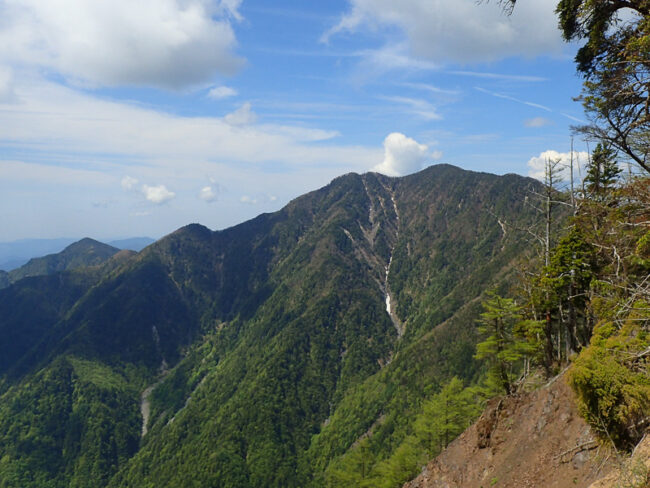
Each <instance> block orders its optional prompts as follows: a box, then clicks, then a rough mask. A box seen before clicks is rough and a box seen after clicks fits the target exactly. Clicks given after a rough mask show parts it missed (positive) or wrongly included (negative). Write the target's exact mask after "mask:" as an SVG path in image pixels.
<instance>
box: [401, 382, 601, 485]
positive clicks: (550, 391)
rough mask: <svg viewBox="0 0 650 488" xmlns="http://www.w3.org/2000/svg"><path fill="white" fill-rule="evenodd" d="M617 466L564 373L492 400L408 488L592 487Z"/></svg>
mask: <svg viewBox="0 0 650 488" xmlns="http://www.w3.org/2000/svg"><path fill="white" fill-rule="evenodd" d="M611 470H612V462H611V460H607V455H606V454H605V455H603V454H602V453H601V452H600V450H599V448H598V443H597V442H596V437H595V435H594V433H593V432H592V431H591V429H590V428H589V426H588V425H587V424H586V423H585V422H584V420H582V419H581V418H580V417H579V416H578V413H577V410H576V407H575V405H574V401H573V392H572V391H571V389H570V388H569V387H568V386H567V385H566V383H565V382H564V378H563V377H560V378H558V380H557V381H555V382H553V383H552V384H550V385H548V386H545V387H542V388H540V389H538V390H536V391H534V392H532V393H526V394H522V395H519V396H516V397H511V398H505V399H501V400H499V399H495V400H492V401H491V402H490V403H489V404H488V407H487V408H486V410H485V412H484V413H483V415H482V416H481V418H480V419H479V420H478V421H477V422H476V423H475V424H474V425H472V426H471V427H470V428H469V429H467V430H466V431H465V432H464V433H463V434H462V435H461V436H460V437H459V438H458V439H456V440H455V441H454V442H452V443H451V444H450V445H449V447H448V448H447V449H446V450H445V451H443V452H442V453H441V454H440V455H439V456H438V457H437V458H435V459H434V460H433V461H431V462H430V463H429V464H428V465H427V466H426V468H425V469H424V470H423V472H422V473H421V474H420V476H418V477H417V478H416V479H415V480H413V481H411V482H410V483H407V484H406V485H405V487H404V488H481V487H484V488H487V487H490V486H498V487H502V488H506V487H512V488H522V487H535V488H566V487H569V486H575V487H584V488H587V487H590V486H591V484H592V483H593V482H594V481H595V480H597V479H599V478H601V477H603V476H605V475H606V474H607V473H608V472H610V471H611ZM606 486H607V487H609V485H593V486H592V488H605V487H606Z"/></svg>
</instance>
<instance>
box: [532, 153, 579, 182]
mask: <svg viewBox="0 0 650 488" xmlns="http://www.w3.org/2000/svg"><path fill="white" fill-rule="evenodd" d="M557 160H559V161H560V163H559V166H558V168H561V170H560V173H559V176H560V177H561V178H562V180H564V181H565V182H568V181H569V179H570V177H571V173H570V167H571V152H565V153H561V152H557V151H554V150H548V151H544V152H543V153H540V155H539V156H534V157H532V158H530V159H529V160H528V176H530V177H532V178H535V179H538V180H540V181H544V174H545V168H546V162H547V161H552V162H553V161H557ZM588 161H589V153H587V152H586V151H573V171H574V174H573V177H574V178H575V179H576V181H577V180H579V179H580V175H581V174H584V169H583V168H584V167H585V166H586V164H587V162H588Z"/></svg>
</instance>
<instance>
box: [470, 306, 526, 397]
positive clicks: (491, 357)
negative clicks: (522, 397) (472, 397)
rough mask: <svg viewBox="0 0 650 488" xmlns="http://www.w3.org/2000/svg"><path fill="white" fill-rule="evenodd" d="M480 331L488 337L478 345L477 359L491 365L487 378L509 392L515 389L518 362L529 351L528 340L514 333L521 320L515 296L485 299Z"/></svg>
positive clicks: (519, 308) (508, 393) (507, 393)
mask: <svg viewBox="0 0 650 488" xmlns="http://www.w3.org/2000/svg"><path fill="white" fill-rule="evenodd" d="M483 307H484V309H485V311H484V312H483V313H482V314H481V319H480V322H479V328H478V331H479V334H480V335H481V336H484V337H485V340H483V341H482V342H479V343H478V344H477V345H476V358H477V359H486V360H487V361H488V363H489V365H490V369H489V375H488V379H489V380H490V381H491V382H492V383H493V384H495V385H498V388H499V389H503V391H504V392H505V393H506V395H510V394H511V393H512V392H513V382H514V381H515V374H516V373H517V371H518V369H519V364H518V363H519V362H520V360H521V359H522V357H523V356H524V354H525V352H526V351H527V349H528V348H527V347H526V343H525V342H524V341H521V340H519V338H517V337H516V336H515V330H516V328H517V325H518V323H519V322H520V321H521V319H522V315H521V313H520V311H521V307H519V306H517V305H516V304H515V302H514V300H513V299H512V298H503V297H500V296H499V295H496V294H494V293H492V294H490V297H489V298H488V299H487V300H486V301H484V302H483Z"/></svg>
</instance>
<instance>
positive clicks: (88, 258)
mask: <svg viewBox="0 0 650 488" xmlns="http://www.w3.org/2000/svg"><path fill="white" fill-rule="evenodd" d="M118 252H120V250H119V249H118V248H116V247H113V246H109V245H108V244H104V243H103V242H99V241H96V240H94V239H90V238H88V237H86V238H84V239H81V240H80V241H77V242H75V243H73V244H70V245H69V246H68V247H66V248H65V249H64V250H63V251H61V252H59V253H55V254H48V255H47V256H43V257H40V258H33V259H30V260H29V262H28V263H26V264H24V265H23V266H21V267H20V268H17V269H14V270H12V271H9V272H3V273H2V274H1V275H0V288H4V287H5V286H8V285H9V284H10V283H15V282H16V281H18V280H21V279H23V278H26V277H28V276H43V275H49V274H53V273H57V272H60V271H66V270H73V269H78V268H85V267H88V266H97V265H100V264H103V263H105V262H106V261H108V260H109V259H110V258H111V257H113V256H114V255H115V254H117V253H118Z"/></svg>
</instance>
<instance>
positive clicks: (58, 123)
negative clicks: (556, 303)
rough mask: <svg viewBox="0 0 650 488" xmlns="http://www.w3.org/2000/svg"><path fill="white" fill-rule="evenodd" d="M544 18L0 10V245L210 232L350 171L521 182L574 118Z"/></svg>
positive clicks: (379, 7) (372, 7)
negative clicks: (440, 172) (455, 174)
mask: <svg viewBox="0 0 650 488" xmlns="http://www.w3.org/2000/svg"><path fill="white" fill-rule="evenodd" d="M554 7H555V0H528V1H523V0H522V1H521V2H519V4H518V6H517V9H516V10H515V12H514V14H513V15H512V16H510V17H508V16H505V15H503V13H502V12H501V11H500V9H499V7H498V4H497V2H483V3H477V2H475V1H474V0H455V1H454V2H449V1H446V0H400V2H395V1H394V0H328V1H313V0H312V1H304V0H303V1H297V0H294V1H289V0H275V1H273V2H270V1H268V0H265V1H263V0H141V1H138V2H132V1H130V0H110V1H109V0H95V1H93V2H88V1H85V0H48V2H43V1H41V0H0V127H1V128H2V130H0V221H2V225H1V226H0V241H11V240H14V239H21V238H33V237H41V238H53V237H76V236H78V237H82V236H92V237H96V238H100V239H108V238H119V237H126V236H135V235H148V236H152V237H156V238H157V237H160V236H162V235H164V234H166V233H169V232H171V231H173V230H174V229H176V228H178V227H180V226H182V225H185V224H187V223H190V222H200V223H202V224H204V225H206V226H208V227H210V228H212V229H220V228H225V227H228V226H231V225H233V224H236V223H238V222H241V221H243V220H246V219H248V218H251V217H253V216H255V215H257V214H259V213H261V212H269V211H274V210H277V209H279V208H281V207H282V206H283V205H285V204H286V203H287V202H288V201H289V200H291V199H292V198H295V197H296V196H298V195H300V194H302V193H305V192H307V191H310V190H313V189H316V188H318V187H320V186H322V185H324V184H327V183H328V182H329V181H330V180H331V179H332V178H334V177H336V176H338V175H340V174H344V173H347V172H350V171H355V172H358V173H362V172H366V171H381V172H384V173H386V174H389V175H403V174H408V173H411V172H414V171H417V170H419V169H421V168H423V167H425V166H427V165H430V164H434V163H437V162H445V163H451V164H455V165H458V166H460V167H463V168H466V169H471V170H478V171H488V172H493V173H499V174H503V173H509V172H514V173H519V174H524V175H528V174H530V175H534V174H535V173H536V172H537V171H538V170H539V165H540V163H541V162H542V161H543V159H544V157H545V155H546V154H555V153H551V152H550V151H555V152H556V153H557V155H558V156H559V157H567V154H566V153H567V152H568V151H569V138H570V126H571V125H572V124H575V123H579V122H581V121H582V118H583V114H582V110H581V106H580V104H579V103H578V102H575V101H573V100H572V98H573V97H575V96H577V95H578V94H579V93H580V85H581V80H580V79H579V78H578V77H577V76H576V74H575V67H574V64H573V61H572V59H573V54H574V50H575V46H570V45H566V44H564V43H563V42H562V39H561V36H560V33H559V31H558V30H557V27H556V25H557V21H556V18H555V15H554V13H553V10H554ZM576 150H578V151H585V150H586V146H585V145H584V143H582V142H581V141H576ZM583 156H584V154H583Z"/></svg>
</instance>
